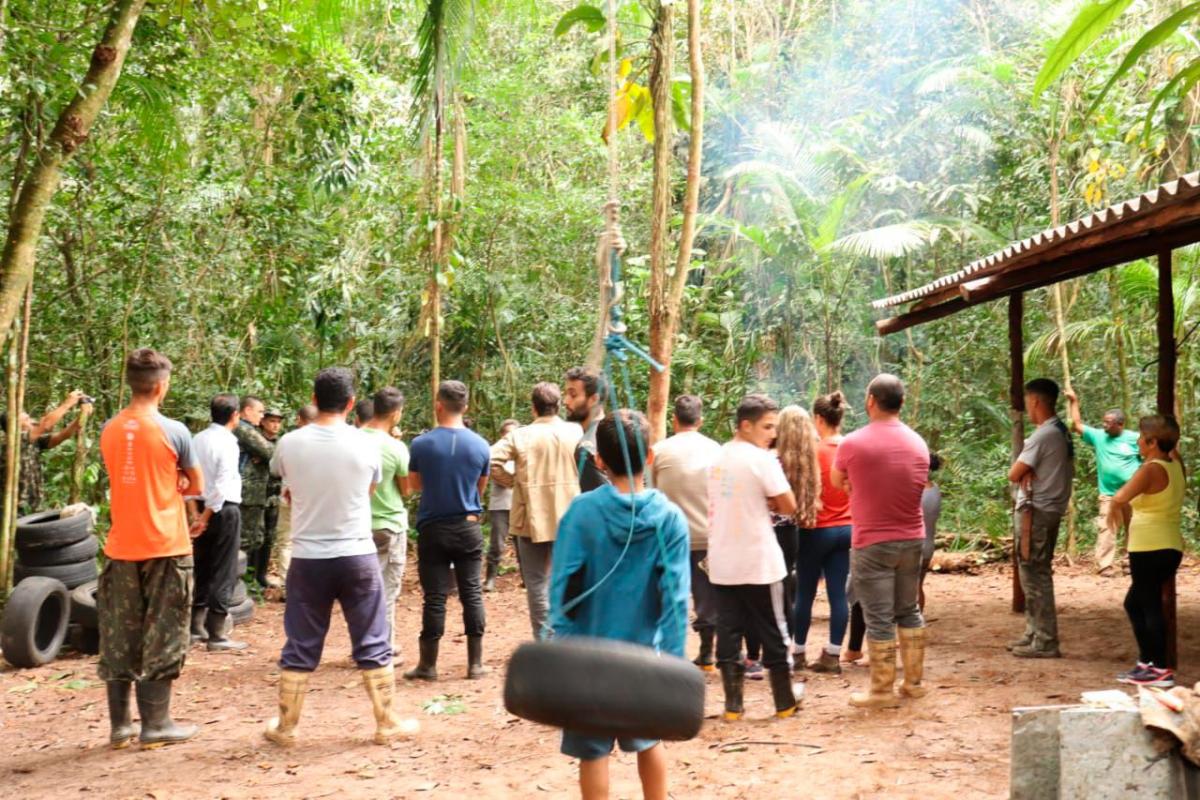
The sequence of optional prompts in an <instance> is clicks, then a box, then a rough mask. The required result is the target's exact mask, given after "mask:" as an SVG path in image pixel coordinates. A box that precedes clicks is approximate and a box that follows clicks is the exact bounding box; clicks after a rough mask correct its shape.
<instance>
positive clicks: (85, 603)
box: [71, 581, 100, 630]
mask: <svg viewBox="0 0 1200 800" xmlns="http://www.w3.org/2000/svg"><path fill="white" fill-rule="evenodd" d="M98 586H99V584H98V583H97V582H96V581H88V582H87V583H85V584H83V585H82V586H76V587H75V589H74V590H73V591H72V592H71V622H73V623H77V624H79V625H82V626H83V627H85V628H91V629H92V630H97V629H98V628H99V627H100V617H99V615H98V614H97V613H96V589H97V588H98Z"/></svg>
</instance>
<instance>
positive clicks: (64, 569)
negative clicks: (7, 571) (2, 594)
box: [13, 560, 99, 589]
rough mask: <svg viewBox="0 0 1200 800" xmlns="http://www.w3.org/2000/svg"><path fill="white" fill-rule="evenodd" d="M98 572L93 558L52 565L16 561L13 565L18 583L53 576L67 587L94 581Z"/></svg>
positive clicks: (14, 578) (70, 587)
mask: <svg viewBox="0 0 1200 800" xmlns="http://www.w3.org/2000/svg"><path fill="white" fill-rule="evenodd" d="M98 574H99V571H98V570H97V569H96V562H95V560H91V561H81V562H79V563H78V564H57V565H55V566H53V567H29V566H26V565H25V564H22V563H21V562H19V561H18V562H17V563H16V565H15V566H14V567H13V580H14V581H17V582H18V583H19V582H20V581H23V580H24V579H26V578H34V577H39V578H54V579H55V580H57V581H61V582H62V584H63V585H64V586H66V587H67V588H68V589H74V588H75V587H77V586H82V585H83V584H85V583H87V582H88V581H94V580H96V576H97V575H98Z"/></svg>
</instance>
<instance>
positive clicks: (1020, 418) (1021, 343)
mask: <svg viewBox="0 0 1200 800" xmlns="http://www.w3.org/2000/svg"><path fill="white" fill-rule="evenodd" d="M1024 318H1025V296H1024V295H1023V294H1021V293H1020V292H1017V293H1016V294H1012V295H1009V297H1008V355H1009V360H1010V361H1011V367H1012V370H1011V376H1010V380H1009V387H1008V401H1009V416H1010V417H1011V419H1012V461H1013V462H1015V461H1016V460H1017V456H1019V455H1021V449H1022V448H1023V447H1024V446H1025V337H1024V331H1023V323H1024ZM1010 526H1011V528H1012V530H1013V531H1014V534H1013V549H1012V551H1013V554H1012V559H1013V562H1012V567H1013V576H1012V581H1013V583H1012V610H1013V613H1014V614H1022V613H1024V612H1025V590H1024V589H1023V588H1022V587H1021V575H1020V570H1019V560H1020V554H1019V550H1020V546H1019V545H1020V543H1019V542H1018V540H1017V536H1016V534H1015V531H1016V524H1015V516H1014V521H1011V522H1010Z"/></svg>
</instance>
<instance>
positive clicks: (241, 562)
mask: <svg viewBox="0 0 1200 800" xmlns="http://www.w3.org/2000/svg"><path fill="white" fill-rule="evenodd" d="M248 569H250V557H249V556H247V555H246V551H245V550H238V570H237V572H238V577H239V578H240V577H242V576H243V575H245V574H246V571H247V570H248Z"/></svg>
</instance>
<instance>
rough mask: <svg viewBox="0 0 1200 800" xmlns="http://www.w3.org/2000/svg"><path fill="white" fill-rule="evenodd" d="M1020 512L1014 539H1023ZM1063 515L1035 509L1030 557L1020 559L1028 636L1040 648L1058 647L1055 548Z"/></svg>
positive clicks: (1017, 516)
mask: <svg viewBox="0 0 1200 800" xmlns="http://www.w3.org/2000/svg"><path fill="white" fill-rule="evenodd" d="M1021 514H1022V512H1020V511H1018V512H1017V513H1016V514H1014V515H1013V517H1014V537H1015V538H1014V541H1016V542H1018V543H1019V542H1020V541H1021ZM1061 523H1062V514H1053V513H1050V512H1048V511H1039V510H1038V509H1036V508H1035V509H1033V525H1032V527H1031V534H1030V537H1029V558H1028V560H1026V559H1024V558H1019V559H1018V564H1017V571H1018V573H1019V574H1020V577H1021V588H1022V589H1023V590H1024V591H1025V635H1026V636H1027V637H1029V638H1030V639H1031V640H1032V641H1033V646H1034V647H1035V648H1037V649H1039V650H1056V649H1057V648H1058V611H1057V609H1056V608H1055V605H1054V548H1055V546H1056V545H1057V544H1058V529H1059V526H1060V524H1061Z"/></svg>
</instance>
